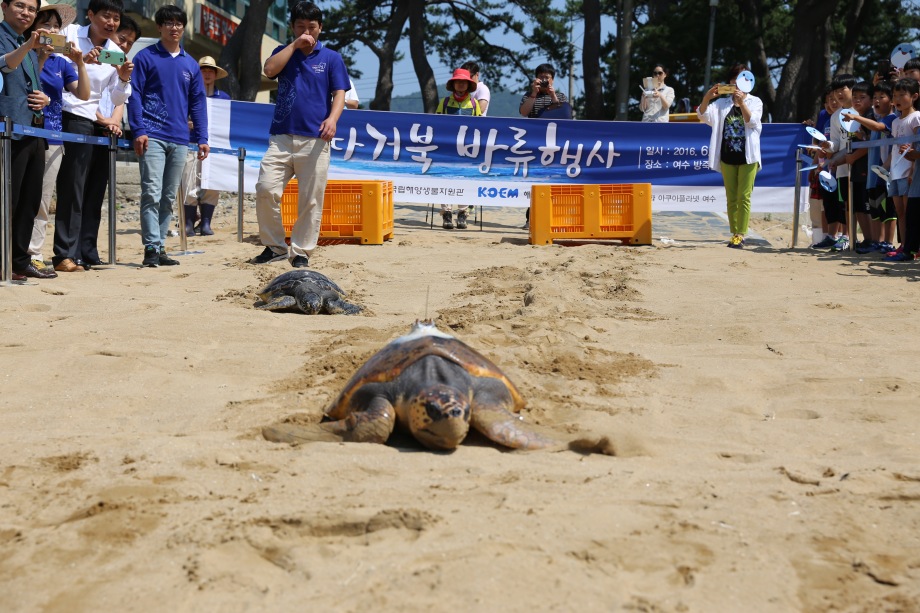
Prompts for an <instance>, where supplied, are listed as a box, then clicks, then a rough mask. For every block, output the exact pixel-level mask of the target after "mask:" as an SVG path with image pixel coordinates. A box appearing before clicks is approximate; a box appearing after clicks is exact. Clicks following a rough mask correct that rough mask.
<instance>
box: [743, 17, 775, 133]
mask: <svg viewBox="0 0 920 613" xmlns="http://www.w3.org/2000/svg"><path fill="white" fill-rule="evenodd" d="M738 8H739V9H740V13H741V19H742V21H743V23H744V25H745V27H746V29H747V30H746V31H747V32H749V33H750V35H751V42H752V46H753V54H752V56H751V72H753V73H754V74H755V75H757V84H758V87H757V92H756V93H757V95H758V96H759V97H760V98H761V99H762V100H763V104H764V120H765V121H766V117H767V115H768V114H772V113H773V106H774V105H775V103H776V89H775V88H774V87H773V79H771V78H770V63H769V62H768V61H767V50H766V47H765V46H764V40H763V14H762V11H763V5H762V2H760V1H759V0H738Z"/></svg>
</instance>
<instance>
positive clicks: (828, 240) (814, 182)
mask: <svg viewBox="0 0 920 613" xmlns="http://www.w3.org/2000/svg"><path fill="white" fill-rule="evenodd" d="M839 108H840V107H839V106H837V98H836V97H834V90H832V89H831V86H830V85H828V86H827V87H825V88H824V108H822V109H821V111H820V112H819V113H818V120H817V121H816V122H815V129H816V130H818V131H819V132H821V133H822V134H824V138H827V137H828V135H829V134H830V131H831V124H830V119H831V116H832V115H833V114H834V113H835V112H837V110H838V109H839ZM812 144H814V145H820V144H821V143H820V142H818V141H817V139H813V140H812ZM825 156H826V154H825V153H824V150H820V149H819V150H816V151H815V154H814V163H815V164H816V165H817V166H818V168H816V169H814V170H812V171H811V173H810V174H809V184H810V185H811V188H812V190H811V191H812V195H811V198H809V200H808V205H809V209H808V212H809V216H810V217H811V235H812V238H813V239H814V241H815V242H814V244H812V246H811V248H812V249H828V248H830V247H832V246H833V245H834V241H835V239H834V237H833V236H831V235H830V234H828V228H827V216H826V215H825V214H824V201H825V200H828V199H830V198H831V196H832V195H833V196H836V194H831V193H829V192H826V191H824V190H823V189H822V188H821V185H820V184H819V183H818V173H819V172H821V171H822V170H824V166H825V165H826V163H827V158H826V157H825Z"/></svg>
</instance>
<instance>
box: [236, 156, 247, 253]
mask: <svg viewBox="0 0 920 613" xmlns="http://www.w3.org/2000/svg"><path fill="white" fill-rule="evenodd" d="M237 157H238V159H239V161H240V165H239V170H237V182H238V184H237V190H238V191H237V194H238V196H239V206H237V211H236V242H238V243H242V242H243V177H244V175H245V174H246V166H245V164H246V148H245V147H240V148H239V149H238V150H237Z"/></svg>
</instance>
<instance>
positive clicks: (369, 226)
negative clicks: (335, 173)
mask: <svg viewBox="0 0 920 613" xmlns="http://www.w3.org/2000/svg"><path fill="white" fill-rule="evenodd" d="M297 190H298V186H297V179H291V181H290V182H289V183H288V184H287V186H286V187H285V188H284V193H283V194H282V196H281V224H282V225H283V226H284V233H285V236H287V237H288V238H290V236H291V230H292V229H293V228H294V224H295V223H296V222H297ZM319 237H320V239H349V240H355V241H360V242H361V243H362V244H364V245H382V244H383V241H385V240H391V239H392V238H393V182H392V181H344V180H338V179H330V180H329V181H328V182H327V183H326V194H325V196H324V198H323V220H322V223H321V224H320V229H319Z"/></svg>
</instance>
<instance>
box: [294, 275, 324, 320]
mask: <svg viewBox="0 0 920 613" xmlns="http://www.w3.org/2000/svg"><path fill="white" fill-rule="evenodd" d="M294 298H295V299H296V300H297V308H299V309H300V310H301V311H303V312H304V313H306V314H307V315H316V314H317V313H319V312H320V310H322V308H323V297H322V295H321V294H320V292H318V291H317V289H316V287H314V286H313V285H312V284H310V283H304V284H302V285H299V286H297V289H296V290H295V291H294Z"/></svg>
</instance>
